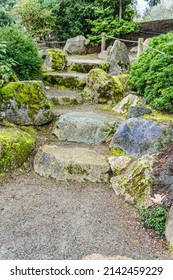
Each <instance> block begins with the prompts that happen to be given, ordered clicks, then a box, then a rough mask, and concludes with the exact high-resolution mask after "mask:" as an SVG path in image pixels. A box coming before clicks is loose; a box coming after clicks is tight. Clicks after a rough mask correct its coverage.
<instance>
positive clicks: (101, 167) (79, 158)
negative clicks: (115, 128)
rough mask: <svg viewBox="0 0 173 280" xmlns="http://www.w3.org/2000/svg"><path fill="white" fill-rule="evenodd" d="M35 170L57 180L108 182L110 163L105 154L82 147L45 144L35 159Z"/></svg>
mask: <svg viewBox="0 0 173 280" xmlns="http://www.w3.org/2000/svg"><path fill="white" fill-rule="evenodd" d="M34 170H35V172H36V173H38V174H39V175H41V176H43V177H46V178H54V179H56V180H57V181H77V182H86V181H89V182H107V181H108V178H109V176H108V171H109V164H108V162H107V161H106V159H105V158H104V156H103V155H100V154H98V153H97V152H96V151H94V150H90V149H88V148H81V147H75V148H74V147H73V148H67V147H58V146H55V145H44V146H43V147H41V148H40V149H39V150H38V152H37V154H36V156H35V159H34Z"/></svg>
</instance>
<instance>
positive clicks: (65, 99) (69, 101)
mask: <svg viewBox="0 0 173 280" xmlns="http://www.w3.org/2000/svg"><path fill="white" fill-rule="evenodd" d="M46 95H47V97H48V99H49V100H51V101H52V102H53V104H54V105H77V104H82V103H83V102H84V98H83V96H82V94H81V92H77V91H63V90H57V89H54V90H51V91H47V92H46Z"/></svg>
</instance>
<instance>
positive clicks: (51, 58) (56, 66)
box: [43, 49, 67, 71]
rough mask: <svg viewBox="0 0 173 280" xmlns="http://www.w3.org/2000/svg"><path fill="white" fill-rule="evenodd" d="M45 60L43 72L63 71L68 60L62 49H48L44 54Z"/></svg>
mask: <svg viewBox="0 0 173 280" xmlns="http://www.w3.org/2000/svg"><path fill="white" fill-rule="evenodd" d="M44 57H45V60H44V64H43V71H62V70H64V68H65V66H66V63H67V59H66V54H65V52H64V51H63V50H61V49H48V50H46V52H45V54H44Z"/></svg>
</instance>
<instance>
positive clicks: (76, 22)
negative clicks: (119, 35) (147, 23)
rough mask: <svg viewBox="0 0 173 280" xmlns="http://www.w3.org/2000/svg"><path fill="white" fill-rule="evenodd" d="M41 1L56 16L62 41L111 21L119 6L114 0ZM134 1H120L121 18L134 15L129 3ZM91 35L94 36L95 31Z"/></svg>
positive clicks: (129, 18) (89, 32) (130, 18)
mask: <svg viewBox="0 0 173 280" xmlns="http://www.w3.org/2000/svg"><path fill="white" fill-rule="evenodd" d="M42 2H43V3H44V6H45V7H47V8H48V9H51V10H52V12H53V14H54V15H55V16H56V18H57V21H58V28H57V30H56V32H57V36H58V38H59V39H60V40H63V41H64V40H67V39H69V38H70V37H74V36H76V35H84V36H87V35H88V34H91V33H92V30H91V29H92V28H94V27H95V25H97V26H98V28H99V25H101V23H102V21H104V20H106V21H109V22H111V21H112V20H114V19H116V18H118V15H119V8H120V3H119V1H115V0H66V1H64V0H58V1H57V0H51V1H50V0H44V1H42ZM134 2H135V0H123V1H122V11H123V12H122V18H123V19H124V20H127V21H130V20H132V18H133V17H134V10H133V8H132V6H131V5H130V4H132V3H134ZM95 21H96V23H95ZM121 24H122V23H121ZM113 28H114V26H113ZM100 30H101V31H99V32H100V33H99V35H101V33H102V32H103V31H104V30H102V28H101V26H100ZM94 32H95V31H94ZM92 35H93V36H96V34H95V33H93V34H92ZM114 35H115V32H114Z"/></svg>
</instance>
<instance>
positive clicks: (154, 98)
mask: <svg viewBox="0 0 173 280" xmlns="http://www.w3.org/2000/svg"><path fill="white" fill-rule="evenodd" d="M149 46H150V47H153V48H155V49H157V50H158V51H161V52H163V53H164V54H162V53H159V52H156V51H154V50H152V49H150V48H149V49H147V50H146V51H145V52H144V53H143V54H142V55H140V57H139V58H138V60H137V61H136V62H134V63H133V65H132V69H131V82H132V87H133V89H134V90H137V91H138V93H139V94H140V95H142V96H144V99H145V100H146V102H147V103H148V104H150V105H151V106H152V107H153V108H155V109H157V110H161V111H166V112H169V113H173V78H172V77H173V34H172V33H167V34H165V35H160V36H158V37H154V38H152V39H151V40H150V41H149Z"/></svg>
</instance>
